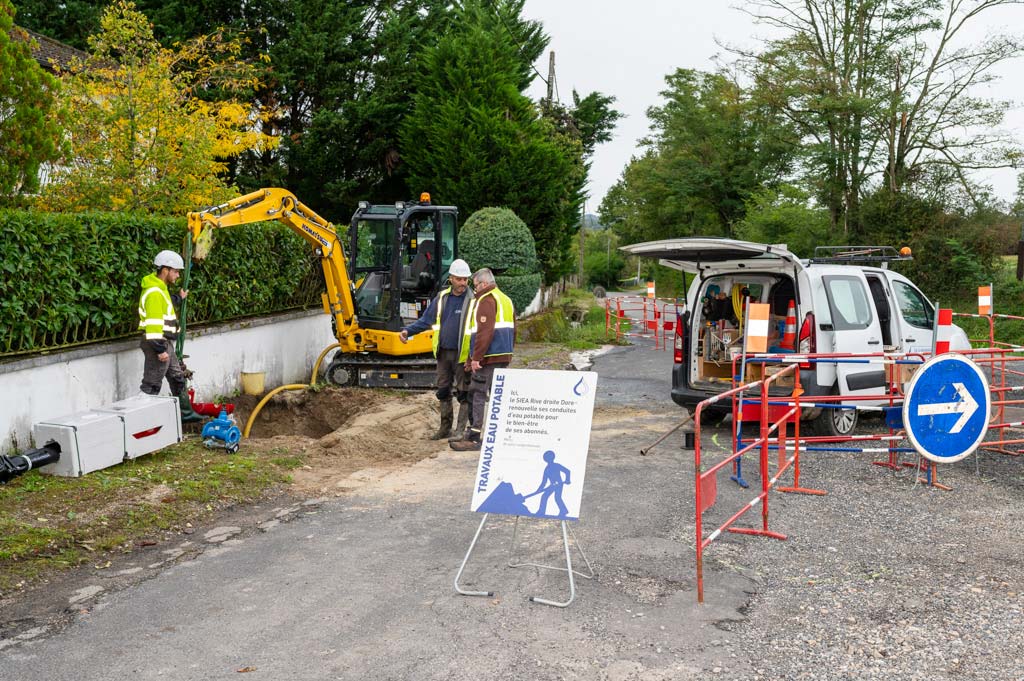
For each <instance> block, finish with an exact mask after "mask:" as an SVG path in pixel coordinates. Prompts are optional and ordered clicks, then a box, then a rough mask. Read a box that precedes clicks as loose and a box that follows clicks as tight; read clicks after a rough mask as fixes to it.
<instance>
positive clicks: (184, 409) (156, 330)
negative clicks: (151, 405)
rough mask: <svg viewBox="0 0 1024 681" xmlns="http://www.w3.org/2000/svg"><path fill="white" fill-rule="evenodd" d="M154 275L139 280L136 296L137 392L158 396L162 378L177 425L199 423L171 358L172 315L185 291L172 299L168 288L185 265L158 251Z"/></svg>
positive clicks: (174, 327) (175, 331)
mask: <svg viewBox="0 0 1024 681" xmlns="http://www.w3.org/2000/svg"><path fill="white" fill-rule="evenodd" d="M153 266H154V267H156V272H155V273H150V274H147V275H146V276H145V277H143V278H142V284H141V286H142V293H141V294H140V295H139V329H140V330H141V331H142V333H143V337H142V344H141V345H142V354H143V356H144V358H145V359H144V362H145V363H144V365H143V369H142V385H141V386H139V389H140V390H142V392H144V393H146V394H147V395H159V394H160V389H161V388H162V387H163V383H164V378H166V379H167V384H168V385H169V386H170V388H171V394H172V395H174V396H175V397H177V398H178V403H179V404H180V405H181V421H182V423H188V422H190V421H201V420H202V417H201V416H199V415H198V414H196V413H195V412H194V411H192V403H191V402H190V401H189V399H188V392H187V391H186V390H185V372H184V371H183V370H182V368H181V364H180V363H179V362H178V356H177V355H175V354H174V342H175V341H176V340H177V339H178V315H177V314H176V313H175V311H174V307H175V301H177V303H178V304H179V305H180V304H181V301H182V300H184V299H185V297H186V296H188V291H185V290H182V291H181V292H180V293H176V294H174V295H172V294H171V293H170V292H169V291H168V289H167V285H168V284H173V283H175V282H176V281H178V277H179V276H181V271H182V270H183V269H185V263H184V261H183V260H182V259H181V256H180V255H178V254H177V253H175V252H174V251H160V252H159V253H157V255H156V258H155V259H154V260H153Z"/></svg>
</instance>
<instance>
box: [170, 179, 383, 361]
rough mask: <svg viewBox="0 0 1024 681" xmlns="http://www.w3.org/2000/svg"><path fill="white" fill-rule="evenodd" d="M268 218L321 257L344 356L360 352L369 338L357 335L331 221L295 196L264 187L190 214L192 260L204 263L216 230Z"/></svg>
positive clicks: (351, 298)
mask: <svg viewBox="0 0 1024 681" xmlns="http://www.w3.org/2000/svg"><path fill="white" fill-rule="evenodd" d="M268 220H277V221H278V222H281V223H283V224H284V225H286V226H287V227H288V228H289V229H291V230H292V231H293V232H295V233H296V234H298V235H299V236H301V237H302V238H303V239H305V240H306V241H308V242H309V243H310V244H311V245H312V246H313V248H314V249H315V250H316V252H317V254H318V255H319V256H320V264H321V266H322V267H323V272H324V283H325V284H326V287H327V291H326V293H325V294H324V311H325V312H327V313H328V314H330V315H331V316H332V317H333V318H334V323H335V334H336V336H337V338H338V342H339V343H340V344H341V346H342V351H343V352H361V351H363V350H365V349H367V347H366V340H365V339H364V334H362V333H357V332H358V331H359V330H360V329H359V325H358V322H357V319H356V308H355V302H354V291H355V287H354V286H353V282H352V280H351V279H350V278H349V276H348V269H347V267H346V260H345V250H344V247H343V246H342V242H341V240H340V239H339V238H338V233H337V231H336V230H335V229H334V226H333V225H331V223H330V222H328V221H327V220H325V219H323V218H322V217H320V216H319V215H317V214H316V213H315V212H314V211H313V210H311V209H310V208H309V207H307V206H306V205H304V204H303V203H302V202H300V201H299V200H298V199H297V198H296V197H295V195H294V194H292V193H291V192H289V191H287V190H285V189H278V188H269V189H259V190H257V191H254V192H252V193H250V194H246V195H245V196H240V197H238V198H236V199H232V200H231V201H228V202H227V203H224V204H221V205H219V206H214V207H213V208H207V209H206V210H202V211H198V212H194V213H189V214H188V231H189V235H190V237H191V239H192V243H193V245H194V249H193V257H194V258H195V259H197V260H201V259H202V258H203V257H205V255H206V252H207V251H208V250H209V244H210V243H211V239H212V234H213V231H214V230H217V229H220V228H222V227H235V226H239V225H248V224H253V223H257V222H265V221H268Z"/></svg>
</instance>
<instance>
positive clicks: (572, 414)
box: [455, 369, 597, 607]
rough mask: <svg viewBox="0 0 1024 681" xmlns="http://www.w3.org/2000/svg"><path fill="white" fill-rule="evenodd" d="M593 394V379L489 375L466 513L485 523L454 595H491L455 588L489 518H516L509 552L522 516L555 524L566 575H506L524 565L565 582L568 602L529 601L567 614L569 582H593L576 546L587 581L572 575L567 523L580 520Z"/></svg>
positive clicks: (571, 374)
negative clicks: (526, 572)
mask: <svg viewBox="0 0 1024 681" xmlns="http://www.w3.org/2000/svg"><path fill="white" fill-rule="evenodd" d="M596 393H597V374H596V373H593V372H589V371H584V372H576V371H535V370H529V369H498V370H496V371H495V372H494V378H493V382H492V383H491V398H490V402H489V404H488V405H487V412H486V414H485V415H484V419H483V422H482V425H481V431H480V440H481V446H480V459H479V462H478V463H477V471H476V476H475V478H474V480H473V499H472V502H471V505H470V508H471V510H473V511H476V512H479V513H483V514H484V517H483V518H482V519H481V521H480V526H479V527H478V528H477V531H476V535H474V537H473V541H472V542H471V543H470V545H469V550H467V551H466V556H465V558H463V560H462V565H461V566H460V567H459V571H458V573H457V574H456V575H455V590H456V591H457V592H459V593H460V594H464V595H467V596H489V595H493V593H492V592H490V591H467V590H465V589H463V588H461V587H460V586H459V579H460V578H461V576H462V571H463V570H464V569H465V567H466V562H467V561H468V560H469V556H470V555H471V554H472V553H473V547H474V546H475V545H476V542H477V539H478V538H479V537H480V533H481V531H482V530H483V528H484V524H485V523H486V522H487V516H488V515H489V514H491V513H497V514H502V515H513V516H516V527H515V529H514V530H513V538H512V551H513V552H514V551H515V536H516V534H515V533H516V531H517V530H518V523H519V517H520V516H527V517H532V518H552V519H555V520H559V521H561V523H560V524H561V530H562V541H563V544H564V548H565V562H566V566H565V567H560V566H549V565H538V564H536V563H516V562H515V561H514V560H513V559H511V558H510V560H509V565H510V566H511V567H520V566H526V565H529V566H531V567H538V568H545V569H551V570H560V571H563V572H566V573H567V574H568V577H569V599H568V600H567V601H565V602H557V601H550V600H545V599H543V598H537V597H531V598H530V600H531V601H534V602H536V603H544V604H546V605H555V606H558V607H565V606H567V605H569V604H570V603H571V602H572V601H573V599H574V598H575V594H576V586H575V581H574V579H573V575H574V574H575V575H579V576H581V577H586V578H590V577H593V569H592V568H590V563H589V561H587V558H586V555H585V554H583V550H582V549H581V548H580V546H579V542H578V541H576V542H575V543H576V548H577V550H579V552H580V554H581V555H582V556H583V559H584V561H585V562H586V563H587V567H588V568H590V574H584V573H579V572H576V571H574V570H573V568H572V559H571V556H570V552H569V533H571V529H569V528H568V525H567V523H566V521H567V520H578V519H579V515H580V504H581V502H582V499H583V481H584V478H585V473H586V466H587V451H588V449H589V448H590V426H591V422H592V420H593V415H594V398H595V396H596ZM573 538H574V540H575V535H573Z"/></svg>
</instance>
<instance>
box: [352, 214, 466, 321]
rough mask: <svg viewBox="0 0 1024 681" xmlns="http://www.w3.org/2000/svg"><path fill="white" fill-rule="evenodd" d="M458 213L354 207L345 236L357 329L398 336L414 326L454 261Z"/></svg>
mask: <svg viewBox="0 0 1024 681" xmlns="http://www.w3.org/2000/svg"><path fill="white" fill-rule="evenodd" d="M458 213H459V211H458V208H456V207H455V206H434V205H431V203H430V199H429V196H426V195H425V196H424V197H423V198H422V199H421V200H420V202H418V203H405V202H398V203H395V204H394V205H370V204H369V203H367V202H360V204H359V208H358V209H357V210H356V212H355V214H354V215H353V216H352V225H351V229H350V230H349V238H350V245H349V253H350V256H349V277H350V278H351V279H352V281H354V282H356V292H355V306H356V314H357V315H358V318H359V325H360V326H361V327H363V328H366V329H377V330H380V331H393V332H397V331H399V330H400V329H401V328H402V327H403V326H405V325H407V324H409V323H411V322H412V321H414V320H416V319H417V318H418V317H419V316H420V315H421V314H423V311H424V310H426V309H427V305H429V304H430V299H431V298H433V296H434V295H435V294H436V293H437V291H438V290H439V289H440V287H441V286H442V285H443V284H444V283H445V282H446V281H447V276H446V275H447V273H448V268H449V266H450V265H451V263H452V261H453V260H454V259H455V254H456V253H457V245H458V244H457V239H458Z"/></svg>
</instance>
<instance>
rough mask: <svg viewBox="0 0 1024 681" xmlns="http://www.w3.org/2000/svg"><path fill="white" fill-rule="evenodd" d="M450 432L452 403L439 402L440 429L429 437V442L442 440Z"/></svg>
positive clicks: (449, 401) (448, 401) (447, 401)
mask: <svg viewBox="0 0 1024 681" xmlns="http://www.w3.org/2000/svg"><path fill="white" fill-rule="evenodd" d="M451 432H452V401H451V400H445V401H443V402H441V427H440V428H438V429H437V432H436V433H434V434H433V435H431V436H430V439H431V440H443V439H445V438H446V437H448V436H449V435H451Z"/></svg>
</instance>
